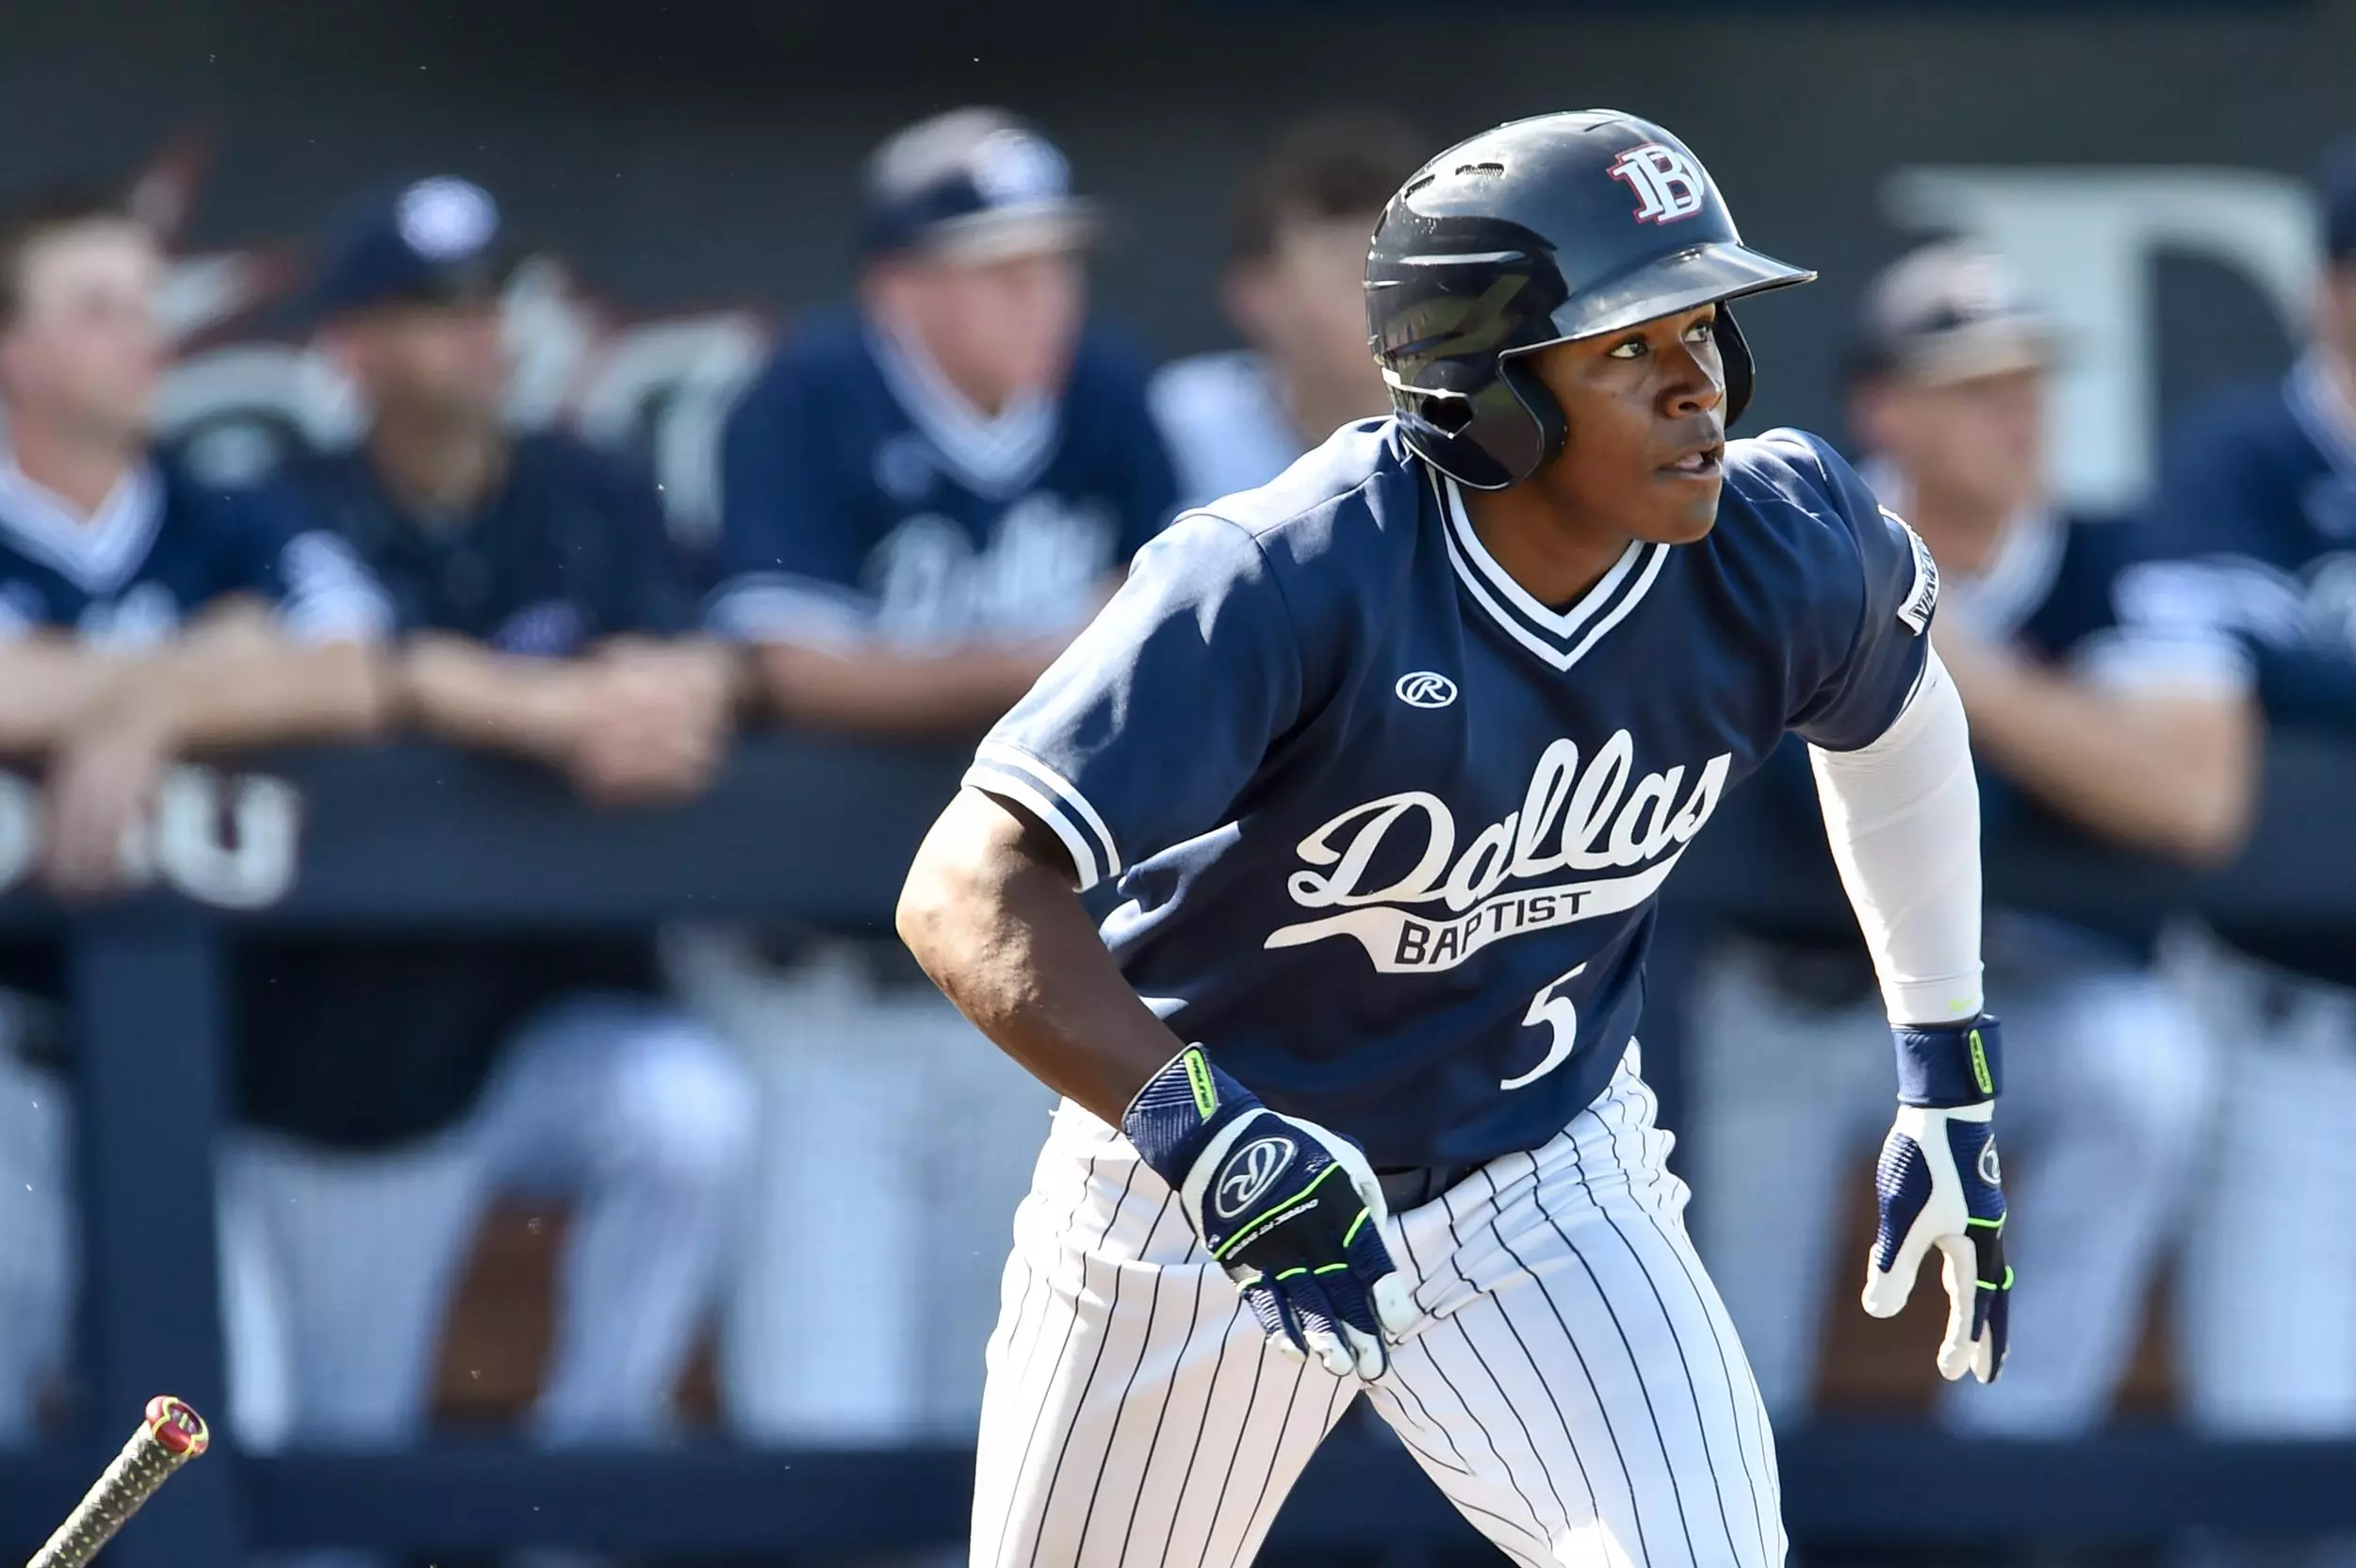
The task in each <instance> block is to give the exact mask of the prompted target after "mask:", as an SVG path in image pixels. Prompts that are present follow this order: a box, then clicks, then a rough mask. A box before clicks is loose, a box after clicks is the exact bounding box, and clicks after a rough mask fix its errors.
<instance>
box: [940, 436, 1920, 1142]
mask: <svg viewBox="0 0 2356 1568" xmlns="http://www.w3.org/2000/svg"><path fill="white" fill-rule="evenodd" d="M1937 592H1938V578H1937V573H1936V570H1935V569H1934V568H1933V567H1932V566H1931V565H1930V562H1929V557H1928V554H1927V552H1924V551H1922V549H1921V547H1920V546H1919V544H1917V543H1916V542H1915V541H1914V539H1913V537H1912V535H1911V533H1910V532H1909V531H1907V530H1906V527H1905V526H1904V525H1903V524H1901V523H1898V522H1897V521H1896V520H1895V519H1894V518H1891V517H1890V516H1889V515H1886V514H1884V513H1882V512H1881V511H1880V510H1879V508H1878V507H1877V506H1876V504H1875V502H1874V500H1873V495H1872V494H1871V492H1870V491H1868V490H1867V488H1866V487H1865V485H1864V484H1863V483H1862V482H1859V481H1858V480H1857V476H1856V475H1855V474H1853V473H1852V472H1851V471H1850V470H1849V468H1848V466H1847V465H1845V464H1844V463H1843V462H1842V461H1841V458H1840V457H1839V456H1838V455H1837V454H1836V453H1834V452H1833V451H1832V450H1831V449H1830V448H1828V447H1826V446H1825V445H1824V443H1822V442H1820V441H1818V440H1816V439H1815V438H1814V437H1812V436H1808V435H1804V434H1800V433H1795V432H1789V431H1785V432H1775V433H1770V434H1769V435H1767V436H1764V437H1761V438H1760V439H1758V440H1755V441H1742V442H1737V443H1734V444H1732V445H1731V446H1729V447H1728V449H1727V452H1726V484H1725V494H1724V499H1723V501H1722V503H1721V505H1720V509H1719V515H1718V523H1717V527H1716V529H1715V530H1714V531H1712V532H1711V533H1710V536H1709V537H1708V538H1707V539H1705V540H1703V541H1701V542H1700V543H1697V544H1693V545H1689V546H1681V547H1671V546H1665V545H1651V544H1644V543H1635V544H1631V545H1630V546H1629V547H1628V550H1627V552H1626V554H1625V555H1624V556H1623V557H1622V558H1621V559H1620V561H1619V562H1618V564H1616V565H1615V566H1613V567H1612V570H1611V571H1610V572H1609V573H1607V574H1606V575H1605V577H1604V578H1603V579H1602V580H1600V581H1599V582H1597V583H1596V584H1595V587H1594V588H1593V589H1591V590H1590V591H1589V592H1588V593H1587V594H1586V595H1585V596H1582V597H1581V598H1580V599H1579V601H1578V602H1577V603H1575V604H1573V605H1571V606H1569V607H1567V608H1565V609H1562V610H1554V609H1549V608H1548V607H1546V606H1545V605H1543V604H1540V603H1538V602H1537V601H1535V600H1534V599H1532V598H1531V597H1530V596H1529V595H1528V594H1527V593H1525V592H1524V591H1523V590H1522V589H1521V588H1520V587H1519V586H1517V585H1516V584H1515V583H1514V582H1513V580H1512V579H1511V578H1510V577H1508V576H1507V575H1506V573H1505V572H1504V570H1503V569H1502V568H1501V567H1499V566H1498V565H1497V563H1496V562H1495V561H1494V560H1493V559H1491V558H1490V556H1489V555H1488V554H1487V552H1486V551H1485V550H1484V549H1483V548H1482V547H1481V543H1480V541H1479V540H1478V538H1477V537H1475V535H1474V532H1473V530H1472V528H1471V527H1470V525H1469V523H1468V522H1467V520H1466V518H1465V516H1464V511H1463V507H1462V503H1461V498H1458V497H1457V496H1456V494H1455V492H1454V490H1453V487H1452V486H1451V485H1449V484H1448V482H1446V481H1445V480H1442V479H1441V478H1440V477H1439V476H1438V475H1437V474H1436V473H1435V472H1434V471H1433V470H1432V469H1430V468H1429V467H1428V466H1425V465H1424V464H1423V463H1422V462H1420V461H1419V460H1417V459H1416V458H1415V457H1414V456H1413V455H1412V454H1411V453H1410V452H1409V450H1408V449H1407V448H1406V446H1405V444H1404V443H1403V442H1402V441H1401V440H1400V439H1399V435H1398V433H1397V432H1396V430H1395V429H1394V427H1393V426H1392V425H1391V424H1390V423H1389V422H1387V421H1369V422H1366V423H1363V424H1358V425H1353V426H1348V427H1345V428H1344V429H1343V430H1341V431H1340V432H1337V433H1335V435H1334V436H1333V439H1331V440H1330V441H1328V442H1327V443H1326V444H1325V445H1324V446H1323V447H1322V448H1320V449H1317V450H1316V451H1314V452H1312V453H1310V454H1309V455H1308V456H1306V457H1304V458H1303V459H1302V460H1301V462H1300V463H1298V464H1296V465H1295V466H1293V467H1292V468H1291V469H1289V470H1287V471H1286V472H1285V474H1284V475H1283V476H1282V477H1281V478H1279V479H1278V480H1277V481H1276V482H1273V483H1271V484H1269V485H1268V486H1266V487H1265V488H1263V489H1260V490H1256V491H1252V492H1249V493H1247V494H1245V495H1242V496H1236V497H1230V498H1227V499H1226V500H1224V501H1222V502H1221V503H1220V514H1219V515H1211V514H1209V513H1192V514H1189V515H1186V517H1184V518H1182V519H1181V520H1180V521H1179V522H1178V523H1177V524H1176V525H1174V526H1173V527H1172V528H1171V530H1170V531H1169V532H1168V533H1166V534H1164V535H1163V536H1162V537H1161V538H1160V539H1158V540H1156V541H1155V542H1154V543H1153V545H1152V546H1150V547H1147V548H1146V549H1145V550H1144V551H1143V552H1142V553H1141V554H1139V555H1138V557H1137V561H1136V563H1135V564H1134V565H1133V567H1132V570H1131V574H1130V577H1129V580H1128V582H1127V584H1126V585H1125V586H1124V587H1123V588H1122V589H1121V593H1120V594H1119V595H1118V596H1116V597H1115V599H1114V600H1113V603H1112V605H1111V606H1110V608H1108V609H1107V610H1106V612H1105V613H1104V614H1103V615H1101V616H1100V617H1098V619H1097V620H1096V621H1095V623H1094V624H1093V625H1092V626H1090V628H1089V629H1088V631H1087V632H1085V633H1084V634H1083V635H1082V636H1081V637H1080V639H1079V640H1078V641H1077V642H1076V643H1074V644H1073V645H1072V647H1071V649H1070V650H1069V651H1068V652H1067V653H1066V654H1065V655H1064V656H1063V657H1062V659H1060V660H1059V661H1057V662H1056V663H1055V666H1054V667H1053V668H1052V669H1051V670H1049V671H1048V673H1047V675H1046V676H1045V678H1042V679H1041V681H1040V682H1039V686H1038V687H1037V688H1036V689H1035V690H1034V691H1033V692H1032V693H1031V694H1030V695H1029V696H1028V697H1026V698H1025V699H1024V700H1023V703H1022V704H1021V705H1020V706H1019V707H1017V708H1016V709H1015V710H1014V711H1013V712H1011V713H1009V714H1008V715H1007V716H1006V719H1005V720H1004V721H1002V722H1001V723H1000V724H999V725H998V727H996V728H995V729H994V730H992V731H991V733H990V737H989V739H988V740H987V741H986V742H985V743H983V744H982V746H981V748H980V750H979V752H978V753H977V756H976V760H975V762H974V765H973V769H972V770H971V771H970V772H969V773H968V774H967V776H966V782H967V783H968V784H969V785H972V786H973V787H975V788H979V789H981V790H984V791H987V792H990V793H991V794H993V795H995V796H998V797H999V798H1001V799H1004V800H1006V801H1008V802H1010V803H1012V804H1014V805H1016V806H1017V807H1019V808H1021V809H1024V810H1026V811H1027V812H1029V813H1030V814H1032V815H1034V816H1036V817H1038V818H1039V820H1040V821H1041V822H1043V823H1044V824H1045V825H1047V826H1049V827H1050V828H1052V829H1054V830H1055V833H1056V835H1057V836H1058V837H1059V838H1060V839H1061V840H1062V841H1063V843H1064V844H1065V846H1066V848H1067V849H1068V850H1069V851H1070V853H1071V856H1072V861H1073V863H1074V865H1075V866H1076V868H1077V871H1078V875H1079V880H1080V882H1081V883H1082V884H1083V885H1084V886H1087V885H1092V884H1094V883H1096V882H1098V881H1101V880H1103V879H1104V878H1107V877H1114V876H1118V877H1119V879H1120V891H1121V894H1122V895H1123V897H1124V902H1123V903H1122V904H1121V906H1120V907H1118V908H1117V909H1115V910H1114V912H1113V913H1112V914H1111V915H1110V916H1109V917H1108V919H1107V920H1106V922H1105V924H1104V939H1105V940H1106V942H1107V943H1108V944H1109V946H1110V947H1111V950H1112V951H1113V953H1114V954H1115V956H1117V957H1118V958H1119V960H1120V962H1121V969H1122V971H1123V972H1124V973H1125V974H1126V976H1127V977H1128V979H1129V981H1130V983H1131V984H1133V985H1134V986H1135V987H1136V988H1137V991H1138V992H1139V994H1140V995H1142V996H1143V997H1144V998H1145V1000H1146V1003H1147V1005H1149V1006H1151V1007H1153V1010H1154V1011H1155V1012H1156V1013H1157V1014H1158V1015H1159V1016H1161V1017H1162V1018H1163V1019H1164V1020H1166V1021H1168V1022H1169V1023H1170V1027H1171V1028H1172V1029H1173V1030H1175V1031H1176V1032H1177V1034H1178V1036H1179V1037H1181V1038H1182V1039H1186V1040H1192V1041H1200V1042H1201V1043H1202V1044H1203V1046H1204V1048H1205V1049H1207V1050H1208V1051H1209V1052H1210V1053H1211V1054H1212V1056H1213V1058H1214V1059H1216V1060H1217V1061H1219V1063H1220V1064H1221V1065H1222V1066H1223V1067H1225V1068H1226V1070H1228V1071H1230V1072H1232V1073H1234V1074H1235V1076H1236V1077H1237V1078H1239V1079H1240V1080H1242V1081H1243V1082H1244V1083H1245V1084H1247V1085H1248V1086H1251V1087H1252V1089H1254V1090H1255V1091H1257V1092H1258V1093H1259V1094H1261V1095H1262V1096H1264V1097H1265V1098H1266V1099H1267V1100H1268V1103H1270V1104H1271V1105H1273V1106H1275V1107H1276V1108H1277V1109H1279V1110H1282V1111H1285V1112H1290V1113H1293V1114H1296V1115H1300V1116H1303V1117H1307V1118H1310V1119H1315V1120H1317V1121H1319V1122H1322V1123H1324V1124H1326V1125H1328V1126H1331V1127H1333V1128H1334V1129H1336V1130H1337V1131H1339V1132H1341V1133H1343V1134H1345V1135H1349V1136H1350V1137H1352V1138H1354V1139H1357V1140H1358V1141H1359V1142H1360V1143H1361V1144H1363V1145H1364V1147H1365V1148H1366V1153H1367V1155H1368V1156H1369V1158H1370V1159H1371V1160H1372V1161H1373V1162H1374V1163H1375V1164H1376V1165H1377V1166H1382V1167H1397V1166H1417V1165H1451V1164H1458V1163H1463V1162H1467V1161H1474V1160H1481V1159H1487V1158H1491V1157H1494V1156H1496V1155H1497V1154H1501V1153H1504V1152H1510V1151H1514V1150H1528V1149H1533V1148H1536V1147H1537V1146H1538V1145H1540V1144H1542V1143H1544V1142H1545V1141H1546V1139H1547V1138H1549V1137H1552V1136H1553V1135H1555V1134H1556V1133H1558V1132H1560V1131H1561V1130H1562V1127H1563V1126H1565V1125H1566V1124H1567V1123H1568V1122H1569V1121H1570V1120H1571V1119H1572V1118H1573V1117H1574V1116H1576V1115H1577V1114H1578V1113H1579V1111H1580V1110H1581V1109H1583V1108H1584V1107H1585V1106H1586V1105H1587V1104H1588V1103H1590V1102H1592V1101H1593V1100H1594V1099H1595V1096H1596V1095H1597V1094H1598V1093H1599V1092H1600V1091H1601V1089H1602V1088H1603V1086H1605V1084H1606V1083H1607V1082H1608V1081H1609V1079H1610V1077H1611V1074H1612V1070H1613V1069H1614V1067H1615V1066H1616V1065H1617V1063H1618V1061H1619V1059H1620V1057H1621V1056H1622V1054H1623V1053H1624V1050H1625V1048H1626V1046H1627V1044H1628V1040H1629V1038H1630V1037H1631V1036H1632V1033H1633V1031H1634V1030H1635V1027H1636V1021H1637V1016H1638V1014H1639V1012H1640V1011H1641V1009H1642V1005H1643V999H1644V950H1645V945H1646V942H1647V939H1648V938H1649V935H1650V931H1651V925H1652V903H1653V895H1654V893H1655V891H1656V890H1658V889H1659V888H1660V886H1661V882H1662V881H1663V880H1664V879H1665V878H1666V877H1667V875H1668V874H1669V873H1670V871H1671V870H1672V868H1673V867H1674V866H1675V865H1676V863H1677V859H1678V858H1679V857H1680V856H1681V855H1682V854H1683V852H1684V849H1685V846H1686V844H1687V843H1688V842H1689V841H1691V840H1692V839H1693V836H1694V834H1695V833H1697V832H1698V831H1700V829H1701V827H1702V825H1704V824H1705V823H1707V822H1708V821H1709V819H1710V814H1711V813H1712V811H1713V810H1714V809H1716V807H1717V805H1718V803H1719V801H1720V800H1721V799H1722V798H1723V797H1724V795H1725V792H1726V790H1727V789H1728V788H1730V787H1731V786H1732V785H1733V784H1734V783H1735V782H1736V781H1737V780H1739V779H1741V778H1742V776H1744V775H1746V774H1747V773H1749V772H1750V771H1751V769H1752V768H1753V767H1755V766H1756V765H1757V764H1758V762H1759V760H1760V759H1761V758H1763V757H1764V756H1766V755H1767V754H1768V753H1769V752H1770V751H1771V750H1773V749H1774V747H1775V744H1776V743H1777V742H1778V741H1779V740H1780V739H1781V738H1782V736H1783V734H1784V732H1785V731H1786V730H1787V729H1796V730H1798V731H1799V732H1800V733H1802V734H1804V735H1806V736H1807V737H1808V738H1809V739H1810V740H1812V741H1814V742H1816V743H1820V744H1823V745H1825V746H1829V747H1833V748H1838V749H1848V748H1854V747H1857V746H1860V745H1863V744H1866V743H1869V742H1871V741H1873V740H1874V739H1875V738H1877V737H1878V736H1880V735H1881V734H1882V732H1883V731H1884V730H1885V729H1886V728H1887V727H1889V725H1890V721H1891V720H1892V719H1893V718H1895V716H1896V715H1897V714H1898V712H1899V711H1901V710H1902V708H1903V707H1904V706H1905V704H1906V701H1907V700H1908V698H1909V697H1910V695H1911V694H1912V693H1913V691H1914V689H1915V687H1916V684H1917V683H1918V681H1919V680H1920V679H1921V677H1922V669H1923V664H1924V659H1925V651H1926V648H1927V640H1926V637H1925V632H1926V629H1927V627H1928V625H1929V620H1930V614H1931V611H1932V607H1933V603H1934V601H1935V599H1936V596H1937Z"/></svg>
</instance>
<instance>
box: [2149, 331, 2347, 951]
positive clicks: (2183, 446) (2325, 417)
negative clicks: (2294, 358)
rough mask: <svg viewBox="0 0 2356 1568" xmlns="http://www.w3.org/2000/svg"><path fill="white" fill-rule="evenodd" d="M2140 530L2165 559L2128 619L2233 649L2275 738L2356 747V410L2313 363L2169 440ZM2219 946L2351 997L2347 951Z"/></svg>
mask: <svg viewBox="0 0 2356 1568" xmlns="http://www.w3.org/2000/svg"><path fill="white" fill-rule="evenodd" d="M2150 515H2151V529H2152V538H2153V543H2154V546H2155V547H2156V548H2157V549H2159V550H2160V551H2161V552H2162V553H2164V554H2165V555H2166V556H2167V557H2168V558H2170V559H2168V560H2167V561H2165V562H2162V563H2160V564H2153V565H2149V566H2144V567H2139V568H2138V569H2137V570H2136V571H2135V574H2134V575H2133V576H2132V577H2131V579H2130V580H2129V582H2128V584H2127V586H2126V588H2125V589H2124V590H2123V593H2122V603H2123V604H2124V607H2125V609H2126V612H2127V613H2128V614H2129V615H2130V616H2131V617H2133V618H2135V619H2136V620H2138V621H2141V622H2145V623H2149V624H2151V625H2155V626H2162V627H2170V628H2185V629H2199V630H2206V631H2212V632H2215V633H2217V634H2219V635H2221V636H2224V637H2228V638H2230V639H2232V640H2233V642H2234V644H2235V645H2237V646H2239V647H2240V648H2241V649H2242V651H2243V653H2244V654H2245V656H2246V657H2247V658H2248V660H2249V662H2250V671H2251V674H2252V676H2253V677H2254V678H2255V681H2256V686H2257V692H2258V695H2259V699H2260V701H2261V702H2262V703H2263V704H2264V705H2265V708H2266V717H2267V719H2268V721H2269V722H2270V723H2272V724H2275V725H2278V726H2299V725H2304V726H2319V727H2327V728H2331V729H2335V730H2339V731H2341V732H2356V408H2350V407H2349V406H2348V402H2347V400H2345V399H2344V398H2343V397H2342V396H2341V395H2340V393H2339V391H2338V390H2337V388H2335V387H2334V386H2333V385H2332V384H2331V378H2330V376H2329V375H2328V374H2327V372H2326V370H2325V368H2324V366H2323V364H2322V362H2321V361H2320V360H2319V359H2317V358H2315V356H2313V355H2310V356H2309V357H2308V358H2307V359H2305V360H2304V361H2302V362H2301V363H2300V364H2299V366H2298V367H2297V368H2294V369H2293V370H2292V371H2291V372H2290V374H2289V375H2288V376H2286V377H2285V378H2284V379H2283V380H2282V383H2281V384H2279V385H2277V386H2272V387H2250V388H2243V389H2239V390H2235V391H2233V392H2229V393H2226V394H2223V395H2221V396H2219V397H2217V399H2215V400H2211V401H2209V402H2207V403H2206V404H2204V405H2202V406H2201V407H2199V408H2197V409H2195V410H2194V411H2193V412H2192V414H2190V415H2189V416H2188V417H2186V418H2185V419H2184V421H2183V423H2182V424H2181V425H2180V426H2179V428H2178V429H2177V430H2176V431H2175V432H2174V433H2172V435H2171V437H2170V440H2169V444H2168V451H2167V453H2166V455H2165V460H2164V462H2163V464H2162V468H2161V478H2160V482H2159V485H2158V488H2157V489H2156V491H2155V492H2154V494H2153V496H2152V498H2151V513H2150ZM2228 935H2230V936H2232V937H2233V939H2234V940H2235V941H2236V942H2237V943H2238V944H2240V945H2242V946H2244V947H2248V948H2249V949H2250V950H2251V951H2252V952H2253V953H2256V954H2257V955H2258V956H2261V957H2265V958H2270V959H2273V960H2274V961H2276V962H2278V963H2282V964H2283V965H2285V966H2286V967H2289V968H2291V969H2295V970H2299V971H2301V972H2307V973H2311V974H2317V975H2320V976H2322V977H2323V978H2326V979H2331V980H2335V981H2338V982H2340V983H2342V984H2349V985H2356V951H2351V949H2350V948H2349V945H2348V943H2346V942H2344V941H2340V940H2338V939H2325V938H2323V937H2316V938H2313V939H2306V938H2301V937H2299V936H2298V935H2296V934H2294V933H2286V932H2282V931H2234V932H2229V933H2228Z"/></svg>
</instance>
